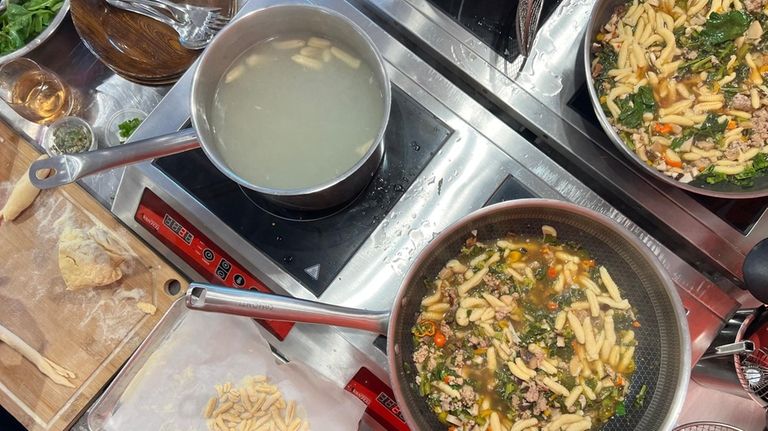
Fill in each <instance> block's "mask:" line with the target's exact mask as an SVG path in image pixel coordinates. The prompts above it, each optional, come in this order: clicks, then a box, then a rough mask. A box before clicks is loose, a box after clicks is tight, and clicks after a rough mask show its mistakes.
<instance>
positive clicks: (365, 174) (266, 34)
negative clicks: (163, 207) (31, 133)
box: [30, 4, 392, 210]
mask: <svg viewBox="0 0 768 431" xmlns="http://www.w3.org/2000/svg"><path fill="white" fill-rule="evenodd" d="M291 33H294V34H295V33H298V34H306V33H312V34H317V35H322V36H325V37H327V38H330V39H332V40H340V41H343V42H344V43H345V44H347V45H348V46H349V47H351V48H352V49H353V50H354V51H355V52H356V53H357V54H358V55H359V56H360V57H361V58H362V59H363V60H364V61H366V62H367V64H368V65H369V66H370V67H371V69H372V71H373V73H374V76H375V77H376V79H377V80H378V82H379V85H380V87H381V90H382V93H383V98H382V101H383V102H382V103H383V104H384V109H383V115H382V118H381V121H380V127H379V130H378V132H377V135H376V138H375V140H374V142H375V143H376V144H375V145H372V146H371V148H369V149H368V152H366V154H365V155H364V156H363V157H362V158H361V159H360V160H359V161H358V162H357V163H356V164H355V165H354V166H353V167H352V168H351V169H349V170H348V171H347V172H345V173H343V174H341V175H339V176H338V177H336V178H333V179H331V180H329V181H328V182H326V183H324V184H321V185H318V186H315V187H311V188H306V189H294V190H278V189H273V188H268V187H263V186H260V185H258V184H253V183H250V182H248V181H246V180H245V179H243V178H242V177H241V176H240V175H239V174H238V172H235V171H233V170H232V169H231V168H230V167H229V166H227V164H226V163H225V162H224V158H223V157H222V155H221V150H220V149H219V146H217V145H214V143H215V141H216V135H215V131H214V130H213V128H212V126H211V123H210V112H211V111H212V110H213V109H215V108H214V106H213V100H214V95H215V92H216V88H217V86H218V83H219V81H220V79H221V77H222V75H223V74H224V72H226V70H227V69H228V67H229V66H230V65H231V64H232V62H233V61H235V59H237V58H238V57H239V56H240V55H241V54H242V53H243V52H244V51H246V50H247V49H248V48H250V47H252V46H253V45H255V44H256V43H258V42H261V41H263V40H266V39H269V38H272V37H274V36H276V35H280V34H291ZM391 103H392V93H391V88H390V84H389V78H388V77H387V72H386V69H385V67H384V60H383V58H382V57H381V54H379V52H378V50H377V48H376V46H375V45H374V44H373V41H372V40H371V39H370V38H369V37H368V35H367V34H365V32H364V31H363V30H362V29H361V28H360V27H358V26H357V24H355V23H354V22H352V21H350V20H349V19H348V18H346V17H344V16H342V15H340V14H338V13H336V12H334V11H331V10H328V9H325V8H322V7H318V6H313V5H305V4H302V5H284V6H271V7H267V8H264V9H259V10H255V11H252V12H250V13H248V14H246V15H244V16H242V17H240V18H237V19H236V20H235V21H234V22H232V23H231V24H229V25H228V26H227V27H226V28H224V30H222V31H221V32H220V33H219V34H218V35H217V36H216V38H215V39H214V40H213V42H212V43H211V44H210V46H209V47H208V48H207V49H206V50H205V51H204V52H203V54H202V56H201V57H200V60H199V63H198V65H197V69H196V70H195V74H194V77H193V79H192V96H191V99H190V105H191V109H190V111H191V116H192V127H193V128H192V129H187V130H183V131H181V132H177V133H174V134H170V135H164V136H160V137H157V138H152V139H146V140H143V141H138V142H133V143H130V144H125V145H122V146H119V147H113V148H107V149H102V150H97V151H93V152H89V153H84V154H75V155H62V156H57V157H52V158H50V159H47V160H41V161H38V162H35V163H33V164H32V167H31V169H30V180H31V181H32V184H34V185H35V187H38V188H41V189H47V188H51V187H57V186H60V185H64V184H68V183H71V182H73V181H76V180H78V179H79V178H82V177H84V176H88V175H91V174H94V173H97V172H100V171H103V170H107V169H112V168H115V167H118V166H122V165H126V164H130V163H136V162H141V161H144V160H149V159H153V158H156V157H162V156H167V155H171V154H175V153H180V152H183V151H187V150H190V149H193V148H197V147H198V146H199V147H201V148H202V149H203V151H204V152H205V154H206V156H208V159H210V160H211V162H212V163H213V164H214V165H215V166H216V167H217V168H218V169H219V170H220V171H221V172H223V173H224V174H225V175H227V176H228V177H229V178H230V179H232V180H233V181H235V182H237V183H238V184H240V185H242V186H243V187H245V188H248V189H250V190H253V191H256V192H258V193H260V194H261V195H263V196H264V197H266V198H267V199H269V200H271V201H273V202H275V203H277V204H279V205H283V206H285V207H288V208H294V209H300V210H321V209H327V208H331V207H334V206H337V205H340V204H343V203H345V202H347V201H349V200H351V199H352V198H353V197H355V196H356V195H357V194H358V193H359V192H360V191H361V190H362V189H363V188H364V187H365V186H366V185H367V184H368V182H369V181H370V180H371V178H372V177H373V174H374V173H375V172H376V169H377V168H378V166H379V164H380V162H381V160H382V157H383V156H384V131H385V129H386V127H387V122H388V120H389V111H390V106H391ZM339 127H344V124H339ZM256 133H258V131H256ZM278 144H279V143H278ZM49 168H50V169H53V170H54V173H53V174H52V175H51V176H49V177H48V178H44V179H39V178H37V175H35V172H37V171H38V170H41V169H49ZM286 169H290V167H289V166H287V167H286Z"/></svg>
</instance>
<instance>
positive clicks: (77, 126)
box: [43, 117, 96, 156]
mask: <svg viewBox="0 0 768 431" xmlns="http://www.w3.org/2000/svg"><path fill="white" fill-rule="evenodd" d="M95 144H96V141H95V140H94V138H93V130H92V129H91V126H90V125H89V124H88V123H87V122H86V121H84V120H83V119H81V118H78V117H64V118H62V119H60V120H58V121H56V122H54V123H53V124H51V125H50V126H49V127H48V130H47V131H46V133H45V137H44V141H43V147H45V150H46V152H48V154H49V155H51V156H57V155H61V154H77V153H83V152H85V151H90V150H93V149H94V148H95V147H96V145H95Z"/></svg>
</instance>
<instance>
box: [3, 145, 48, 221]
mask: <svg viewBox="0 0 768 431" xmlns="http://www.w3.org/2000/svg"><path fill="white" fill-rule="evenodd" d="M47 158H48V156H47V155H42V156H40V157H38V159H37V160H42V159H47ZM50 173H51V170H50V169H42V170H40V171H38V174H37V176H38V178H45V177H47V176H48V174H50ZM39 193H40V189H38V188H37V187H35V186H33V185H32V183H31V182H30V181H29V170H27V172H26V173H25V174H24V175H22V176H21V178H19V180H18V181H17V182H16V185H15V186H14V187H13V191H12V192H11V196H9V197H8V201H7V202H6V203H5V206H3V208H2V209H0V220H3V219H4V220H8V221H13V220H14V219H16V217H18V216H19V214H21V213H22V212H23V211H24V210H25V209H27V208H29V206H30V205H32V202H34V201H35V198H36V197H37V195H38V194H39Z"/></svg>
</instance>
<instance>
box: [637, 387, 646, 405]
mask: <svg viewBox="0 0 768 431" xmlns="http://www.w3.org/2000/svg"><path fill="white" fill-rule="evenodd" d="M647 392H648V385H643V386H642V387H640V391H639V392H638V393H637V396H636V397H635V402H634V405H635V407H636V408H640V407H642V406H643V403H645V394H646V393H647Z"/></svg>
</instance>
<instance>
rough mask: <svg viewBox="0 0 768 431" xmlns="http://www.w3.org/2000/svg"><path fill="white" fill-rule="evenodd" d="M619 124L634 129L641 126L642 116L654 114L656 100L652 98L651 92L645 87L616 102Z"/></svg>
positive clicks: (649, 88)
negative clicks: (619, 110)
mask: <svg viewBox="0 0 768 431" xmlns="http://www.w3.org/2000/svg"><path fill="white" fill-rule="evenodd" d="M618 105H619V109H621V114H619V122H620V123H621V124H623V125H625V126H627V127H629V128H632V129H636V128H638V127H640V126H641V125H642V124H643V114H644V113H646V112H651V113H653V112H656V100H655V99H654V98H653V90H651V87H649V86H647V85H645V86H642V87H640V89H638V90H637V93H635V94H631V95H629V96H627V97H625V98H623V99H619V101H618Z"/></svg>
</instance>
